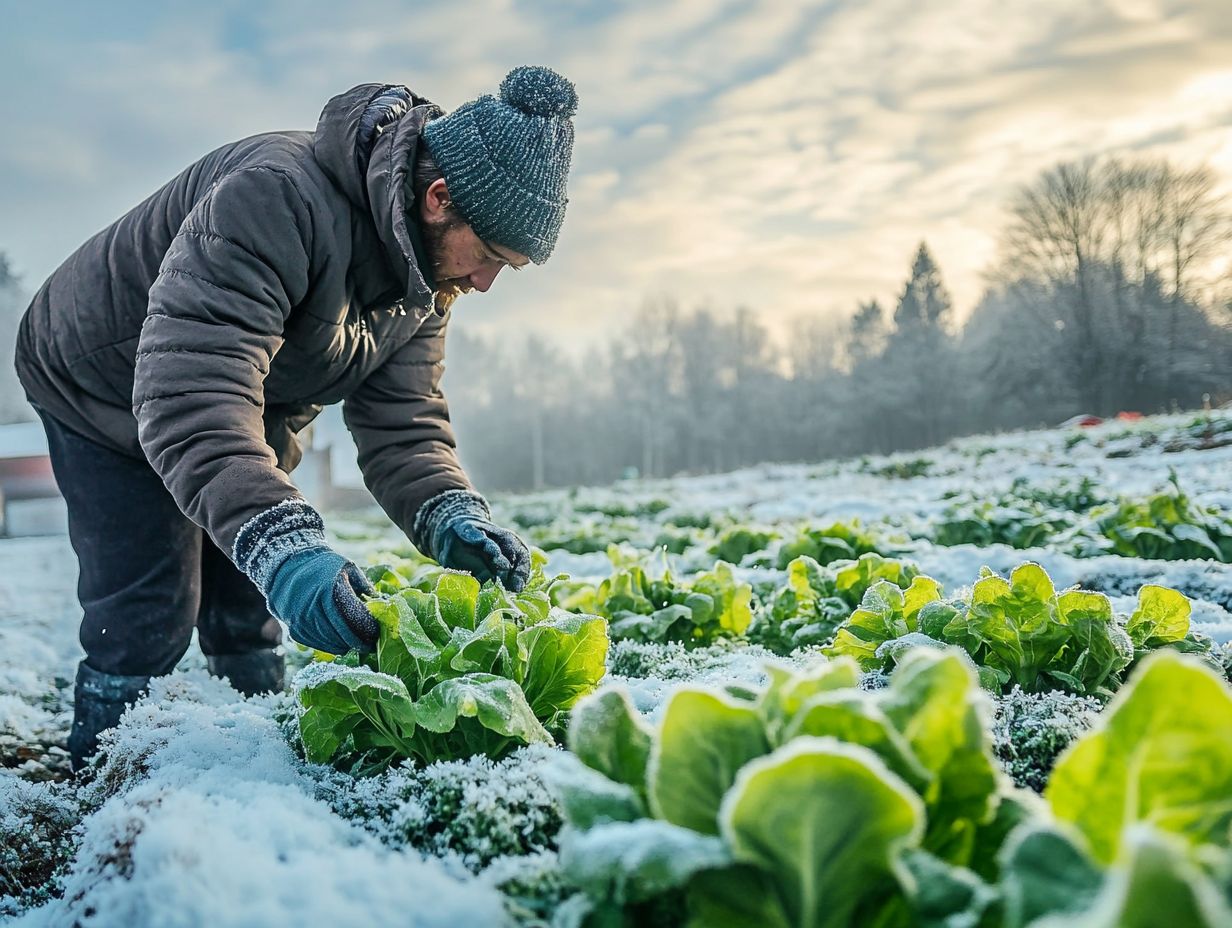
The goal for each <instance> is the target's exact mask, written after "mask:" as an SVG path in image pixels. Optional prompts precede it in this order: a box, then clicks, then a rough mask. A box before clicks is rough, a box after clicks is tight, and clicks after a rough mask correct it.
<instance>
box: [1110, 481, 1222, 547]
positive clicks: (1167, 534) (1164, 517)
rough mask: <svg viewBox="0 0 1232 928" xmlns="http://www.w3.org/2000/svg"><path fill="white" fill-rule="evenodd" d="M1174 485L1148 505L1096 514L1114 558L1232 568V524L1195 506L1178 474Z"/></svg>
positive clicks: (1128, 505)
mask: <svg viewBox="0 0 1232 928" xmlns="http://www.w3.org/2000/svg"><path fill="white" fill-rule="evenodd" d="M1171 484H1172V488H1171V489H1170V490H1166V491H1164V492H1163V493H1157V494H1155V495H1154V496H1151V497H1148V498H1147V499H1145V500H1141V501H1136V500H1124V501H1122V502H1120V503H1117V504H1109V505H1107V506H1103V507H1099V508H1096V509H1094V510H1092V512H1091V517H1092V519H1093V520H1094V522H1095V525H1096V526H1097V528H1098V530H1099V532H1100V533H1101V534H1102V535H1103V536H1104V538H1105V539H1107V545H1108V546H1109V547H1110V548H1111V550H1112V552H1113V553H1115V554H1121V555H1124V556H1126V557H1143V558H1152V559H1160V560H1169V561H1176V560H1190V559H1204V558H1209V559H1211V560H1216V561H1221V562H1223V563H1225V564H1227V563H1232V518H1229V516H1228V515H1227V514H1225V513H1223V512H1221V511H1220V510H1217V509H1212V508H1208V507H1205V506H1201V505H1199V504H1198V503H1196V502H1194V501H1193V500H1191V499H1190V498H1189V496H1188V495H1187V494H1186V493H1185V492H1184V491H1183V490H1182V489H1181V485H1180V481H1179V480H1178V479H1177V476H1176V473H1175V472H1173V473H1172V475H1171Z"/></svg>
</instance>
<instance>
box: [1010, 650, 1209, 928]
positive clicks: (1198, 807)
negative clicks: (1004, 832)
mask: <svg viewBox="0 0 1232 928" xmlns="http://www.w3.org/2000/svg"><path fill="white" fill-rule="evenodd" d="M1229 795H1232V690H1229V688H1228V686H1227V684H1226V683H1225V682H1224V681H1223V680H1222V679H1221V678H1220V677H1218V676H1217V675H1216V674H1215V673H1214V672H1213V671H1212V670H1211V669H1209V668H1208V667H1206V666H1205V665H1204V664H1203V663H1202V662H1200V661H1198V660H1196V659H1194V658H1192V657H1189V656H1185V655H1181V654H1178V653H1176V652H1173V651H1163V652H1160V653H1158V654H1154V655H1152V656H1151V657H1149V658H1147V659H1146V660H1145V661H1144V662H1143V664H1142V666H1141V667H1140V668H1139V669H1138V670H1137V672H1136V673H1135V674H1134V675H1133V677H1131V679H1130V681H1129V683H1128V684H1127V685H1126V686H1125V687H1124V688H1123V689H1122V690H1121V691H1120V692H1119V693H1118V694H1117V696H1116V698H1115V699H1114V700H1113V701H1112V703H1111V704H1109V706H1108V708H1107V710H1106V711H1105V713H1104V714H1103V715H1102V716H1101V717H1100V719H1099V721H1098V722H1097V724H1096V726H1095V727H1094V728H1093V729H1092V730H1091V731H1090V732H1088V733H1087V734H1085V735H1083V736H1081V737H1080V738H1079V739H1078V740H1077V741H1076V742H1074V744H1073V745H1072V746H1071V747H1070V748H1069V749H1068V750H1067V751H1066V752H1065V754H1063V755H1062V757H1061V759H1060V760H1059V761H1058V762H1057V765H1056V768H1055V769H1054V771H1053V774H1052V778H1051V780H1050V782H1049V784H1048V787H1047V789H1046V791H1045V797H1046V799H1047V800H1048V803H1049V805H1050V806H1051V810H1052V813H1053V816H1054V817H1055V822H1048V821H1045V820H1039V821H1035V822H1029V823H1025V824H1022V825H1020V826H1018V828H1016V829H1015V830H1014V831H1013V832H1012V833H1011V834H1010V836H1009V838H1008V840H1007V841H1006V842H1005V845H1004V847H1003V849H1002V851H1001V854H1000V864H1001V869H1002V877H1001V897H1002V908H1003V913H1004V923H1005V925H1006V926H1007V928H1026V926H1036V928H1045V926H1047V928H1147V926H1155V925H1192V926H1195V928H1217V926H1222V925H1227V924H1232V898H1230V897H1229V895H1228V880H1229V878H1230V876H1232V806H1230V805H1229V803H1228V796H1229Z"/></svg>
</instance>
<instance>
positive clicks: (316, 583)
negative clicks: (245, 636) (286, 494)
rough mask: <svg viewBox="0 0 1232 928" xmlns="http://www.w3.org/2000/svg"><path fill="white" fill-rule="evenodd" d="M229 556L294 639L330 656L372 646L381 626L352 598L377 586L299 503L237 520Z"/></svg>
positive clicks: (294, 501)
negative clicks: (330, 541)
mask: <svg viewBox="0 0 1232 928" xmlns="http://www.w3.org/2000/svg"><path fill="white" fill-rule="evenodd" d="M231 559H232V560H233V561H235V564H236V566H237V567H239V569H240V570H242V571H243V572H244V574H245V575H246V576H247V577H248V578H249V579H250V580H252V582H253V583H255V584H256V585H257V588H258V589H260V590H261V592H262V593H264V594H265V601H266V603H267V604H268V605H269V608H270V612H272V613H273V614H274V615H275V616H277V617H278V618H280V619H282V621H284V622H286V623H287V627H288V628H290V630H291V637H292V638H294V639H295V640H296V641H298V642H300V643H302V644H306V645H308V646H309V647H312V648H316V649H317V650H318V651H325V652H327V653H329V654H345V653H347V652H348V651H350V650H351V649H352V648H356V649H358V650H360V651H370V650H372V648H373V647H374V646H375V645H376V640H377V638H378V636H379V633H380V628H379V626H378V625H377V622H376V620H375V619H374V618H372V616H371V615H370V614H369V613H368V609H367V607H366V606H364V603H363V601H362V600H361V599H360V598H359V597H360V595H362V594H367V595H369V596H371V595H374V594H375V593H376V590H374V589H373V587H372V584H371V583H369V582H368V578H367V577H366V576H364V572H363V571H362V570H360V569H359V568H358V567H356V566H355V565H354V564H353V563H351V562H350V561H348V560H347V559H346V558H344V557H343V556H342V555H341V554H338V553H337V552H336V551H334V550H333V549H331V548H330V547H329V545H328V544H326V542H325V523H324V522H322V521H321V516H320V515H319V514H318V513H317V511H316V510H315V509H313V508H312V507H311V506H309V505H308V503H307V502H305V501H304V500H302V499H298V498H292V499H288V500H285V501H284V502H281V503H279V504H278V505H277V506H274V507H272V508H270V509H266V510H265V511H264V512H260V513H258V514H257V515H255V516H253V517H252V518H251V519H249V520H248V521H247V522H246V523H244V525H243V526H242V527H241V528H240V530H239V533H238V534H237V535H236V536H235V547H234V549H233V551H232V555H231Z"/></svg>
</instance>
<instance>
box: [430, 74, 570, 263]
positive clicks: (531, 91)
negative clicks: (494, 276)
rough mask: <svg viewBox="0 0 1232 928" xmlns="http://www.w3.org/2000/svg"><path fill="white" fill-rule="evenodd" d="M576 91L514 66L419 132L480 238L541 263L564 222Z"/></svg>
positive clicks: (556, 77) (560, 80) (556, 79)
mask: <svg viewBox="0 0 1232 928" xmlns="http://www.w3.org/2000/svg"><path fill="white" fill-rule="evenodd" d="M575 112H577V91H576V90H575V89H574V87H573V84H572V83H571V82H570V81H568V80H567V79H565V78H564V77H561V76H560V75H559V74H557V73H556V72H555V71H553V70H551V69H550V68H541V67H534V66H527V67H521V68H514V69H513V70H512V71H510V72H509V73H508V74H507V75H506V76H505V79H504V80H503V81H501V85H500V98H499V99H497V98H496V97H493V96H492V95H491V94H484V95H483V96H482V97H480V98H479V99H478V100H472V101H470V102H469V103H464V104H462V105H461V106H459V107H458V108H457V109H456V110H454V111H453V112H451V113H449V114H448V115H445V116H441V117H440V118H438V119H433V120H431V121H430V122H429V123H427V125H425V126H424V128H423V140H424V142H425V143H426V144H427V146H428V150H429V151H430V152H431V153H432V158H433V159H434V160H435V161H436V163H437V166H438V167H439V168H440V169H441V173H442V174H443V175H444V177H445V184H446V185H447V186H448V187H449V198H450V200H451V201H452V202H453V204H454V206H455V207H456V208H457V210H458V212H459V213H460V214H461V216H462V218H463V219H464V220H466V222H467V224H468V225H469V226H470V227H471V228H472V229H473V230H474V231H475V234H476V235H478V236H479V237H480V238H481V239H484V240H486V241H491V242H495V243H496V244H497V245H502V246H504V247H505V248H511V249H513V250H515V251H519V252H521V253H522V254H524V255H526V256H527V257H528V258H530V259H531V260H532V261H534V262H535V263H536V264H542V263H543V262H544V261H546V260H547V259H548V256H549V255H550V254H551V253H552V248H553V247H554V246H555V245H556V236H557V233H559V232H560V226H561V223H562V222H563V221H564V218H565V204H566V203H567V202H568V198H567V197H566V196H565V180H566V179H567V177H568V175H569V159H570V157H571V155H572V154H573V123H572V122H570V121H569V117H570V116H572V115H573V114H574V113H575Z"/></svg>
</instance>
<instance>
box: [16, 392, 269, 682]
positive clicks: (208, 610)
mask: <svg viewBox="0 0 1232 928" xmlns="http://www.w3.org/2000/svg"><path fill="white" fill-rule="evenodd" d="M37 412H38V414H39V417H40V418H41V419H42V420H43V427H44V429H45V430H46V432H47V442H48V445H49V446H50V451H51V466H52V470H53V472H54V473H55V476H56V482H57V483H58V484H59V485H60V492H61V493H62V494H63V495H64V499H65V502H66V503H67V504H68V533H69V540H70V541H71V542H72V545H73V550H74V551H75V552H76V553H77V562H78V565H79V567H80V576H79V579H78V582H77V595H78V599H80V601H81V608H82V610H83V611H84V613H85V615H84V616H83V618H82V620H81V646H82V647H83V648H85V652H86V659H85V661H86V663H87V664H88V665H89V666H91V667H93V668H94V669H95V670H99V671H102V672H103V673H112V674H124V675H126V676H138V675H147V674H148V675H151V676H159V675H161V674H165V673H170V672H171V670H172V669H173V668H174V667H175V665H176V664H177V663H178V662H179V660H180V658H181V657H183V656H184V652H185V651H187V650H188V644H189V642H190V641H191V640H192V630H193V627H194V626H196V628H197V639H198V641H199V642H200V644H201V650H202V651H204V652H205V653H206V654H207V655H222V654H247V653H250V652H252V651H255V650H257V649H260V648H271V647H274V646H275V645H277V644H279V643H280V641H281V639H282V628H281V626H280V625H279V624H278V622H277V620H275V619H274V618H273V617H272V616H271V615H270V613H269V609H268V608H267V607H266V604H265V598H264V597H263V596H262V595H261V592H260V590H258V589H257V587H256V586H255V585H254V584H253V583H252V581H251V580H249V579H248V578H247V577H245V576H244V575H243V574H242V573H240V572H239V570H238V569H236V567H235V565H234V564H232V563H231V561H230V559H229V558H227V556H226V555H224V554H223V553H222V552H221V551H219V550H218V548H217V547H216V546H215V545H214V543H213V542H212V541H210V539H209V538H208V537H207V536H206V535H205V533H204V532H203V531H202V530H201V529H200V528H198V527H197V526H196V525H195V524H194V523H193V522H191V521H190V520H189V519H188V517H187V516H185V515H184V514H183V513H182V512H180V510H179V507H177V506H176V504H175V501H174V500H173V499H172V498H171V494H170V493H169V492H168V491H167V488H166V487H165V486H164V485H163V482H162V480H161V479H160V478H159V476H158V475H157V474H156V473H154V469H153V468H152V467H150V464H149V462H148V461H146V460H145V459H138V458H132V457H129V456H127V455H124V454H120V453H118V452H115V451H112V450H110V449H108V448H104V447H103V446H101V445H99V444H96V443H95V442H92V441H90V440H89V439H87V438H85V437H84V436H82V435H80V434H78V433H77V432H74V431H72V430H70V429H69V428H68V427H67V426H65V425H64V424H63V423H61V422H60V421H59V420H57V419H55V418H53V417H52V416H50V415H48V414H47V413H46V412H44V411H43V410H41V409H40V410H37Z"/></svg>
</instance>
